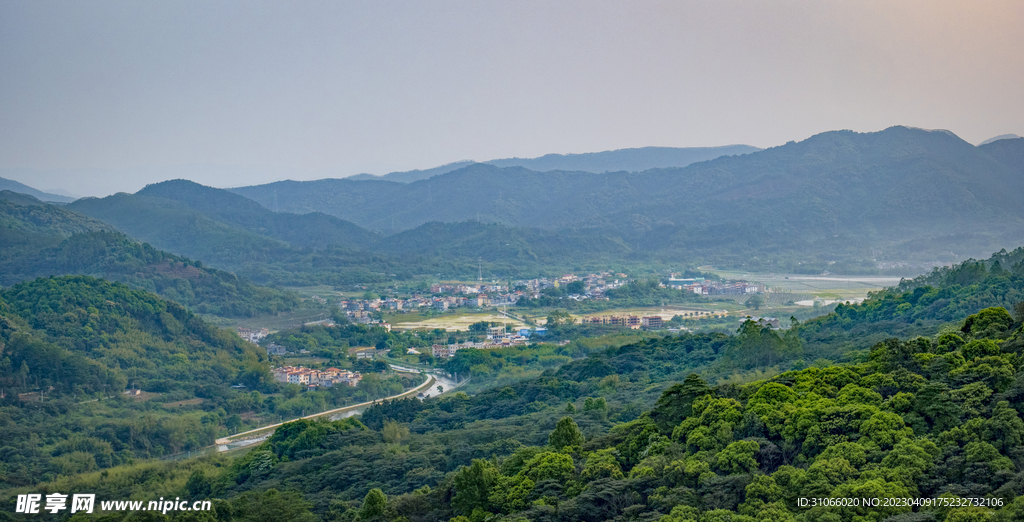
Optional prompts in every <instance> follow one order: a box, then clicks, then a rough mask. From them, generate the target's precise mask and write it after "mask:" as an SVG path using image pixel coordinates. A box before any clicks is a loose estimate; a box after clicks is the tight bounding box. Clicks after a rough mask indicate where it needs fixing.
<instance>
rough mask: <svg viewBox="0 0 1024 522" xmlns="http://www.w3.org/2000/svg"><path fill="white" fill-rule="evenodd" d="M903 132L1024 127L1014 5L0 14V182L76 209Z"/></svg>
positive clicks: (431, 5)
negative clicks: (289, 183) (145, 192)
mask: <svg viewBox="0 0 1024 522" xmlns="http://www.w3.org/2000/svg"><path fill="white" fill-rule="evenodd" d="M896 124H902V125H911V126H917V127H925V128H943V129H949V130H951V131H953V132H954V133H956V134H958V135H959V136H961V137H962V138H964V139H966V140H967V141H970V142H972V143H977V142H980V141H982V140H984V139H987V138H990V137H992V136H995V135H998V134H1005V133H1015V134H1024V2H1022V1H1020V0H1008V1H999V2H986V1H983V0H982V1H971V2H962V1H958V2H941V1H935V0H926V1H912V2H911V1H893V0H885V1H878V2H871V1H863V0H856V1H827V2H821V1H817V0H814V1H806V2H784V1H773V2H759V1H746V2H728V1H702V2H687V1H680V0H674V1H669V2H655V1H646V2H645V1H625V0H619V1H614V2H602V1H595V0H586V1H580V2H570V1H559V2H550V1H536V2H517V1H497V0H495V1H480V0H474V1H467V2H432V1H423V0H418V1H412V2H387V1H380V0H374V1H369V2H355V1H343V2H338V1H331V2H311V1H294V2H279V1H278V2H261V1H253V0H245V1H240V2H225V1H209V2H208V1H187V2H186V1H159V2H153V1H148V0H147V1H138V2H124V1H103V2H90V1H74V2H69V1H66V0H61V1H59V2H48V1H39V0H32V1H21V0H16V1H14V0H0V169H11V168H28V169H37V170H40V171H47V172H44V173H36V174H28V173H26V172H24V171H23V172H21V173H18V172H16V171H9V170H7V171H4V170H0V176H4V177H13V178H15V179H18V180H19V181H22V182H25V183H29V184H31V185H33V186H35V187H37V188H40V189H55V188H63V189H65V190H69V191H71V192H73V193H76V194H79V195H90V194H91V195H104V194H108V193H111V192H114V191H118V190H125V191H135V190H138V189H139V188H141V187H142V186H143V185H144V184H146V183H149V182H154V181H160V180H162V179H166V178H171V177H190V178H192V179H194V180H195V181H199V182H201V183H205V184H210V185H215V186H237V185H248V184H254V183H262V182H266V181H271V180H273V179H280V178H292V179H311V178H315V177H326V176H333V177H340V176H345V175H350V174H356V173H359V172H370V173H375V174H383V173H386V172H389V171H395V170H408V169H414V168H428V167H433V166H437V165H440V164H444V163H448V162H452V161H457V160H462V159H475V160H487V159H494V158H504V157H512V156H519V157H533V156H540V155H543V154H546V153H551V152H558V153H570V152H590V151H600V150H608V149H618V148H626V147H642V146H648V145H660V146H679V147H687V146H712V145H726V144H733V143H745V144H750V145H756V146H761V147H767V146H773V145H779V144H782V143H785V142H786V141H789V140H801V139H804V138H807V137H808V136H810V135H813V134H816V133H819V132H823V131H827V130H834V129H853V130H857V131H876V130H881V129H883V128H885V127H889V126H891V125H896ZM180 165H193V166H191V167H178V166H180ZM196 165H198V166H196Z"/></svg>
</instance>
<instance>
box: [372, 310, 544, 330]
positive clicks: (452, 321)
mask: <svg viewBox="0 0 1024 522" xmlns="http://www.w3.org/2000/svg"><path fill="white" fill-rule="evenodd" d="M386 318H387V319H388V321H390V322H391V324H392V328H394V329H397V330H416V329H426V330H434V329H437V328H441V329H444V330H448V331H449V332H454V331H457V330H461V331H466V330H469V325H471V324H473V323H478V322H480V321H489V322H497V323H505V324H509V325H512V326H516V327H519V326H525V323H523V322H522V321H517V320H515V319H510V318H508V317H505V316H503V315H501V314H499V313H496V312H483V313H465V314H450V315H449V314H444V315H435V316H432V317H424V316H421V315H419V314H395V315H388V316H387V317H386Z"/></svg>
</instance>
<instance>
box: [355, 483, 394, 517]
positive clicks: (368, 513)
mask: <svg viewBox="0 0 1024 522" xmlns="http://www.w3.org/2000/svg"><path fill="white" fill-rule="evenodd" d="M387 503H388V497H387V495H385V494H384V492H383V491H381V490H380V488H373V489H371V490H370V492H369V493H367V494H366V497H364V498H363V506H362V507H361V508H359V520H381V518H382V517H383V516H384V509H385V508H386V507H387Z"/></svg>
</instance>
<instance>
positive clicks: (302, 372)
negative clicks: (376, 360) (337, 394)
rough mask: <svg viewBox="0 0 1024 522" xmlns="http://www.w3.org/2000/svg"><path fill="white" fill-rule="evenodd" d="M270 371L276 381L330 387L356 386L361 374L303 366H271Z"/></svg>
mask: <svg viewBox="0 0 1024 522" xmlns="http://www.w3.org/2000/svg"><path fill="white" fill-rule="evenodd" d="M270 373H271V374H273V375H274V380H275V381H277V382H282V383H288V384H298V385H300V386H306V387H309V388H331V387H333V386H337V385H346V386H356V385H358V384H359V381H360V380H362V378H363V376H362V375H361V374H360V373H359V372H352V371H348V370H342V369H339V368H326V369H323V370H314V369H311V368H305V367H303V366H282V367H278V368H272V369H271V370H270Z"/></svg>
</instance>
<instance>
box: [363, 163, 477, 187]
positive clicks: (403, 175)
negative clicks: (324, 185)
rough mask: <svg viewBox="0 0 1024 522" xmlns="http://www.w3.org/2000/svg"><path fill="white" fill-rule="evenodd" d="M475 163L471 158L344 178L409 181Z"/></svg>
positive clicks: (438, 174)
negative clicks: (379, 174)
mask: <svg viewBox="0 0 1024 522" xmlns="http://www.w3.org/2000/svg"><path fill="white" fill-rule="evenodd" d="M473 163H476V162H475V161H472V160H465V161H456V162H454V163H448V164H446V165H441V166H440V167H434V168H432V169H423V170H410V171H405V172H392V173H390V174H385V175H383V176H374V175H373V174H356V175H355V176H349V177H348V178H346V179H351V180H356V181H358V180H384V181H397V182H399V183H411V182H413V181H416V180H421V179H427V178H432V177H434V176H440V175H441V174H446V173H448V172H451V171H453V170H457V169H461V168H462V167H465V166H467V165H472V164H473Z"/></svg>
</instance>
